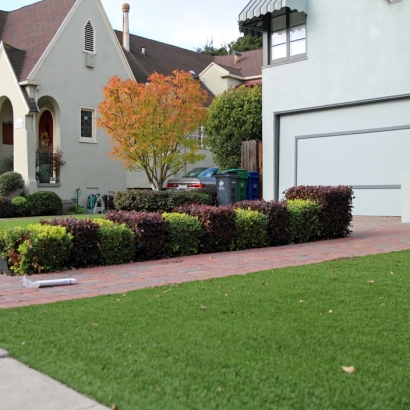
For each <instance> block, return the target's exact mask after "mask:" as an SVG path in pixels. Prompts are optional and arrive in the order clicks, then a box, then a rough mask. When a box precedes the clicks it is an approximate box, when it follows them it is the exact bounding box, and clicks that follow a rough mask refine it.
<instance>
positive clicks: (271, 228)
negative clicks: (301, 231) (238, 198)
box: [233, 200, 290, 246]
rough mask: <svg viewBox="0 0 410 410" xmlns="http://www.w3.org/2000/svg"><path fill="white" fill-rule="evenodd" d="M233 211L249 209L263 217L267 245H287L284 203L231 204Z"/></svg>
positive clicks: (252, 202) (247, 202)
mask: <svg viewBox="0 0 410 410" xmlns="http://www.w3.org/2000/svg"><path fill="white" fill-rule="evenodd" d="M233 207H234V208H235V209H238V208H240V209H251V210H252V211H258V212H260V213H261V214H263V215H265V216H266V217H267V218H268V220H269V223H268V226H267V228H266V229H267V232H268V245H270V246H280V245H287V244H288V243H289V240H290V236H289V211H288V209H287V206H286V202H283V201H282V202H279V201H258V200H255V201H242V202H237V203H235V204H233Z"/></svg>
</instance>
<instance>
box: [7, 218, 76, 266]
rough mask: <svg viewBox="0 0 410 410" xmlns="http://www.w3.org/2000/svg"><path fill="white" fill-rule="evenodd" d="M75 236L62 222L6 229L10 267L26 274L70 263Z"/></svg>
mask: <svg viewBox="0 0 410 410" xmlns="http://www.w3.org/2000/svg"><path fill="white" fill-rule="evenodd" d="M9 235H10V237H9ZM19 235H20V237H19ZM71 239H72V236H71V235H70V234H69V233H67V232H66V230H65V229H64V228H63V227H60V226H50V225H40V224H35V225H30V226H29V227H28V228H27V230H20V231H19V230H11V231H6V233H5V237H4V241H5V243H6V246H7V247H8V252H7V256H8V263H9V266H10V270H11V271H12V272H14V273H18V274H23V273H41V272H54V271H56V270H60V269H63V268H65V267H67V262H68V258H69V255H70V250H71V247H72V242H71Z"/></svg>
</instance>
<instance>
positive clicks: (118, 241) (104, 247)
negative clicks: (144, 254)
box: [98, 219, 135, 265]
mask: <svg viewBox="0 0 410 410" xmlns="http://www.w3.org/2000/svg"><path fill="white" fill-rule="evenodd" d="M98 224H99V225H100V229H99V231H98V232H99V242H100V252H99V262H100V264H101V265H121V264H123V263H129V262H132V261H133V260H134V256H135V240H134V234H133V233H132V231H131V229H128V228H127V227H126V226H125V225H123V224H121V225H119V224H114V223H113V222H112V221H108V220H106V219H100V220H98Z"/></svg>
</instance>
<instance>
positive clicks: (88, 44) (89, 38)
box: [84, 20, 94, 53]
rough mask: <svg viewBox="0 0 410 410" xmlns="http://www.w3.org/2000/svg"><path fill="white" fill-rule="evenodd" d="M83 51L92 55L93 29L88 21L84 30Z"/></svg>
mask: <svg viewBox="0 0 410 410" xmlns="http://www.w3.org/2000/svg"><path fill="white" fill-rule="evenodd" d="M84 51H88V52H90V53H94V27H93V26H92V24H91V21H90V20H88V22H87V24H86V25H85V28H84Z"/></svg>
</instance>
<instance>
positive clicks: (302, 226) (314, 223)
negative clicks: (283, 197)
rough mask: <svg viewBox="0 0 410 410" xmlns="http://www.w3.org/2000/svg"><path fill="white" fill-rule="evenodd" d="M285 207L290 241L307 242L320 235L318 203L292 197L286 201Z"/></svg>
mask: <svg viewBox="0 0 410 410" xmlns="http://www.w3.org/2000/svg"><path fill="white" fill-rule="evenodd" d="M287 208H288V211H289V233H290V241H291V242H295V243H302V242H309V241H311V240H315V239H318V238H319V237H320V220H319V213H320V207H319V204H318V203H316V202H313V201H310V200H303V199H293V200H290V201H288V202H287Z"/></svg>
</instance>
